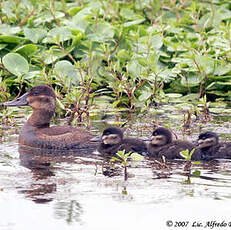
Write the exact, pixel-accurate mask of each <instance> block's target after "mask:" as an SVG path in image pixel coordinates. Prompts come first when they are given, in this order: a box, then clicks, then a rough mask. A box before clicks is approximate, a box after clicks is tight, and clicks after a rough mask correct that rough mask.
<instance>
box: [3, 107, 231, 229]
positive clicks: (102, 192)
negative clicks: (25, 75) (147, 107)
mask: <svg viewBox="0 0 231 230" xmlns="http://www.w3.org/2000/svg"><path fill="white" fill-rule="evenodd" d="M102 117H103V118H102ZM102 119H103V121H102ZM183 119H184V115H183V113H182V111H181V110H177V109H175V110H174V109H170V108H169V107H168V108H165V107H164V106H163V107H162V108H160V109H159V111H158V110H153V111H149V112H148V113H147V114H143V115H139V116H137V115H134V116H133V119H132V118H131V116H129V114H127V113H124V112H123V113H117V114H116V115H115V114H114V113H105V114H103V115H102V114H100V115H99V116H98V117H96V118H95V119H94V120H93V119H92V131H93V132H95V133H96V134H100V131H101V130H102V129H103V128H104V127H105V123H111V124H123V123H125V122H127V124H126V125H125V127H126V129H127V130H126V133H127V134H128V135H130V136H139V137H143V138H147V137H149V135H150V132H151V130H152V128H153V125H154V124H156V123H158V124H169V123H171V128H172V129H173V130H174V131H175V133H176V135H177V136H178V137H179V138H186V139H188V140H193V141H195V140H196V137H197V136H198V133H199V132H200V131H204V130H213V131H216V132H218V133H219V135H220V136H221V138H222V139H225V140H230V124H231V123H230V120H231V118H230V117H229V116H228V114H226V113H222V114H221V113H219V114H215V113H214V114H211V115H210V121H209V122H207V123H206V122H204V120H203V117H202V119H201V120H196V119H195V118H192V121H191V125H190V129H188V130H186V129H184V128H183V126H182V124H183ZM24 121H25V119H19V120H17V126H18V129H20V127H21V125H22V124H23V122H24ZM13 129H14V128H13ZM230 163H231V161H230V160H220V161H216V162H205V163H201V164H200V165H194V166H193V167H192V172H193V171H195V170H198V171H200V176H199V177H193V176H191V177H189V176H188V174H187V173H185V172H184V165H185V162H184V161H182V160H178V161H177V160H176V161H168V162H167V165H168V167H169V169H168V170H164V169H161V168H160V167H159V165H158V164H157V163H156V162H154V160H150V159H148V158H145V159H144V160H143V161H142V162H136V163H134V164H132V165H131V166H130V167H129V168H128V173H129V178H128V180H127V181H124V175H123V169H122V168H120V167H119V166H118V165H117V166H115V167H114V168H113V167H112V166H111V163H110V161H108V160H106V159H104V158H102V157H101V156H100V155H98V154H97V153H95V152H94V153H87V152H85V153H80V152H79V153H74V154H73V153H65V154H62V153H59V154H58V155H57V154H56V157H54V156H53V155H52V154H50V153H48V154H46V153H45V152H43V151H42V152H41V151H40V150H33V149H21V148H19V147H18V144H17V133H16V134H14V132H13V131H12V129H4V138H3V140H2V142H1V143H0V215H1V218H0V229H1V230H27V229H28V230H29V229H33V230H37V229H38V230H40V229H55V230H58V229H60V230H65V229H70V230H71V229H83V230H90V229H94V230H95V229H100V230H102V229H105V230H106V229H110V230H111V229H117V230H118V229H161V230H162V229H179V228H180V229H182V228H183V229H202V228H204V229H206V228H207V229H212V228H211V227H209V226H207V224H208V223H209V224H210V222H211V224H212V221H216V222H217V223H222V221H224V223H226V224H227V226H225V227H221V228H219V227H216V226H215V227H214V228H213V229H231V226H229V222H230V221H231V219H230V206H231V166H230ZM178 222H180V223H181V224H182V223H183V224H185V225H187V227H179V226H175V225H176V224H179V223H178ZM172 224H173V226H171V227H169V226H168V225H172ZM174 226H175V227H174ZM206 226H207V227H206Z"/></svg>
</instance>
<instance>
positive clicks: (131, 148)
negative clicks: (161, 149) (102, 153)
mask: <svg viewBox="0 0 231 230" xmlns="http://www.w3.org/2000/svg"><path fill="white" fill-rule="evenodd" d="M120 149H125V150H126V152H136V153H145V152H147V146H146V144H145V142H144V141H142V140H140V139H138V138H125V139H124V140H123V141H122V143H121V146H120Z"/></svg>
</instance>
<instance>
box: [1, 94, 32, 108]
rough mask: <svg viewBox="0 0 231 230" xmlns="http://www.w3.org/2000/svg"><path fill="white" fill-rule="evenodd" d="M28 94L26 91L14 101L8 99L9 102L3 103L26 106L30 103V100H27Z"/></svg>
mask: <svg viewBox="0 0 231 230" xmlns="http://www.w3.org/2000/svg"><path fill="white" fill-rule="evenodd" d="M27 94H28V93H25V94H23V95H22V96H21V97H19V98H17V99H15V100H13V101H7V102H5V103H3V105H5V106H26V105H28V101H27V100H26V98H27Z"/></svg>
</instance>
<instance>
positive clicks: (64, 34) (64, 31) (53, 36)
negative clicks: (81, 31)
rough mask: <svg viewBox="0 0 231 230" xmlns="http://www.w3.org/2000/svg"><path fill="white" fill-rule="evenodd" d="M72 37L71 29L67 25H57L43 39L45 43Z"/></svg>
mask: <svg viewBox="0 0 231 230" xmlns="http://www.w3.org/2000/svg"><path fill="white" fill-rule="evenodd" d="M70 39H71V31H70V30H69V29H68V28H65V27H57V28H54V29H52V30H50V31H49V32H48V34H47V37H45V38H44V39H43V43H57V42H58V43H59V42H63V41H67V40H70Z"/></svg>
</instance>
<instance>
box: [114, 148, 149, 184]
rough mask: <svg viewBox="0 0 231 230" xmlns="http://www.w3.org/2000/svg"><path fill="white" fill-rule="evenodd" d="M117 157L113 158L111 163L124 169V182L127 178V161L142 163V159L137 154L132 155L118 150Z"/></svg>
mask: <svg viewBox="0 0 231 230" xmlns="http://www.w3.org/2000/svg"><path fill="white" fill-rule="evenodd" d="M116 155H117V156H118V157H115V156H113V157H112V158H111V162H115V163H117V164H120V165H122V166H123V168H124V180H125V181H126V180H127V178H128V173H127V167H128V161H129V160H131V161H132V162H138V161H142V160H143V159H144V157H143V156H142V155H140V154H139V153H133V152H128V153H126V151H125V149H124V150H120V151H118V152H117V153H116Z"/></svg>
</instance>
